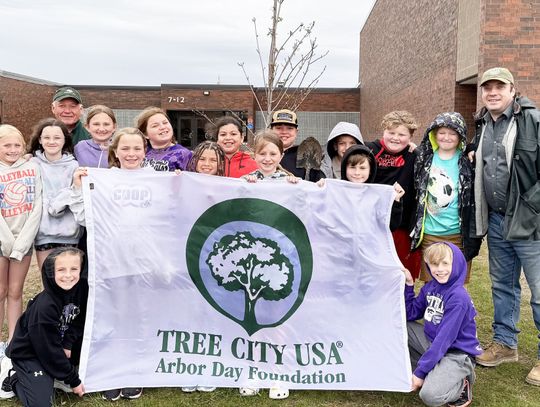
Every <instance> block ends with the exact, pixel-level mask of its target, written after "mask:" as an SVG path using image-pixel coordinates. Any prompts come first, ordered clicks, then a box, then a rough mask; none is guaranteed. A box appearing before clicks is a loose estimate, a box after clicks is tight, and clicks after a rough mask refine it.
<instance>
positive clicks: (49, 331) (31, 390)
mask: <svg viewBox="0 0 540 407" xmlns="http://www.w3.org/2000/svg"><path fill="white" fill-rule="evenodd" d="M83 256H84V254H83V252H82V251H81V250H79V249H76V248H72V247H62V248H58V249H55V250H53V251H52V252H51V254H49V256H47V258H46V259H45V262H44V263H43V267H42V270H41V276H42V279H43V287H44V290H43V291H42V292H41V293H39V294H38V295H37V296H36V297H34V298H33V299H32V300H30V302H29V303H28V307H27V308H26V311H25V312H24V313H23V314H22V315H21V317H20V318H19V320H18V322H17V326H16V327H15V333H14V334H13V338H12V340H11V342H10V343H9V345H8V347H7V349H6V355H7V356H8V357H9V359H8V358H7V357H5V358H4V359H3V360H2V369H1V373H0V383H1V392H0V398H9V397H13V396H14V395H17V397H18V398H19V400H20V401H21V403H22V404H23V405H24V406H32V407H36V406H52V403H53V394H54V388H53V385H54V380H55V379H57V380H60V381H63V382H64V383H66V384H68V385H69V386H70V387H71V388H72V389H73V393H75V394H77V395H79V396H82V395H83V394H84V386H83V384H82V383H81V380H80V379H79V375H78V373H77V369H76V368H75V366H73V364H72V361H71V359H70V358H71V350H72V346H73V345H74V344H75V343H77V342H79V340H80V339H81V338H82V334H83V324H84V316H83V315H82V314H83V313H82V312H81V309H84V307H85V306H86V297H87V291H86V289H85V287H84V285H83V284H82V283H81V280H80V279H81V268H82V262H83Z"/></svg>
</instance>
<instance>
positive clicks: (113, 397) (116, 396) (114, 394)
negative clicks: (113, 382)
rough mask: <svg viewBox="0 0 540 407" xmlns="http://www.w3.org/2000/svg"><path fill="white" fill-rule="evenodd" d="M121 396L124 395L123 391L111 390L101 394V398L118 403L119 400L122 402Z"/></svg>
mask: <svg viewBox="0 0 540 407" xmlns="http://www.w3.org/2000/svg"><path fill="white" fill-rule="evenodd" d="M121 395H122V390H121V389H111V390H107V391H104V392H103V393H101V398H102V399H103V400H107V401H117V400H120V397H121Z"/></svg>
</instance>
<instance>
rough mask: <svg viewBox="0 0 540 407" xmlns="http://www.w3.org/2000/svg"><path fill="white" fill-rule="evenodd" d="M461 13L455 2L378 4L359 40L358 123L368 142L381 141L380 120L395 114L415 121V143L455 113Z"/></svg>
mask: <svg viewBox="0 0 540 407" xmlns="http://www.w3.org/2000/svg"><path fill="white" fill-rule="evenodd" d="M457 7H458V2H457V1H455V0H439V1H431V0H416V1H401V0H378V1H377V2H376V3H375V6H374V7H373V10H372V12H371V14H370V16H369V18H368V20H367V21H366V24H365V25H364V28H363V29H362V32H361V34H360V82H361V97H360V101H361V109H360V112H361V114H360V116H361V117H360V123H361V130H362V134H364V135H365V138H366V139H369V140H371V139H374V138H378V137H380V135H381V129H380V122H381V119H382V117H383V116H384V115H385V114H386V113H388V112H390V111H392V110H408V111H410V112H411V113H412V114H413V115H414V116H415V117H416V119H417V121H418V124H419V129H418V131H417V134H416V135H415V138H414V140H415V141H417V142H418V141H419V140H420V139H421V137H422V135H423V132H424V130H425V128H426V127H427V125H429V123H430V122H431V121H432V120H433V118H434V117H435V115H436V114H438V113H441V112H443V111H449V110H454V97H455V92H456V87H455V77H456V49H457V43H456V41H457V16H458V14H457V12H458V8H457ZM461 113H463V114H464V116H466V114H465V113H464V112H461Z"/></svg>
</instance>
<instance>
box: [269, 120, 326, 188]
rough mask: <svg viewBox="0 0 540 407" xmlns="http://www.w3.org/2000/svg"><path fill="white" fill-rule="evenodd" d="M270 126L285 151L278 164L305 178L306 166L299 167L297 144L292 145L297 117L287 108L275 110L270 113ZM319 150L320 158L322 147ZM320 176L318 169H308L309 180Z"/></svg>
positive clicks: (296, 129) (313, 180)
mask: <svg viewBox="0 0 540 407" xmlns="http://www.w3.org/2000/svg"><path fill="white" fill-rule="evenodd" d="M270 128H271V129H272V130H274V131H275V132H276V133H277V134H278V136H279V138H280V139H281V141H282V142H283V148H284V150H285V152H284V154H283V158H282V159H281V162H280V164H281V165H282V166H283V168H285V169H286V170H287V171H289V172H290V173H292V174H293V175H295V176H296V177H300V178H302V179H306V168H304V167H299V166H298V162H297V159H298V147H299V146H295V145H294V142H295V141H296V136H297V135H298V117H297V116H296V113H295V112H293V111H292V110H288V109H281V110H276V111H275V112H274V113H273V114H272V122H271V123H270ZM311 139H312V138H311ZM304 141H307V140H304ZM319 148H320V145H319ZM320 150H321V158H322V149H320ZM319 161H320V160H319ZM321 178H324V174H323V172H322V171H321V170H320V169H318V168H312V169H310V172H309V181H312V182H317V181H318V180H320V179H321Z"/></svg>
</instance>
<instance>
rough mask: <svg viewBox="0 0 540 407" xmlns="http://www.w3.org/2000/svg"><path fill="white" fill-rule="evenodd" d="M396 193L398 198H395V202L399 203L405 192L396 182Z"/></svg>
mask: <svg viewBox="0 0 540 407" xmlns="http://www.w3.org/2000/svg"><path fill="white" fill-rule="evenodd" d="M394 191H396V197H395V198H394V201H396V202H399V200H400V199H401V197H402V196H403V195H405V190H404V189H403V187H402V186H401V185H399V183H398V182H394Z"/></svg>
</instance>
